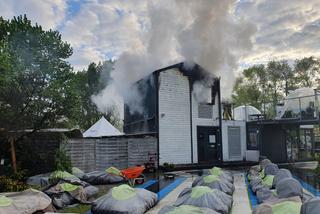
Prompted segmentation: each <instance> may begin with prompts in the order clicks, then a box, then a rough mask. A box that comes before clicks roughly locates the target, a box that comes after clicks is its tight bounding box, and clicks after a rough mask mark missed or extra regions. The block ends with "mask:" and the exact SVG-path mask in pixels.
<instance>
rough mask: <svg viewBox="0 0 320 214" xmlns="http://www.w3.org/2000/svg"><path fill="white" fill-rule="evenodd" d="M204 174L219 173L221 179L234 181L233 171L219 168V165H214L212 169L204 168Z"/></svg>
mask: <svg viewBox="0 0 320 214" xmlns="http://www.w3.org/2000/svg"><path fill="white" fill-rule="evenodd" d="M202 175H217V176H219V177H220V178H221V179H224V180H227V181H228V182H230V183H233V176H232V173H231V172H229V171H227V170H223V169H222V168H219V167H213V168H211V169H204V170H202Z"/></svg>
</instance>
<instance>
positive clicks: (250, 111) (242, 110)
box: [233, 105, 261, 121]
mask: <svg viewBox="0 0 320 214" xmlns="http://www.w3.org/2000/svg"><path fill="white" fill-rule="evenodd" d="M254 114H261V112H260V111H259V110H258V109H257V108H255V107H253V106H247V105H242V106H238V107H236V108H234V110H233V116H234V119H235V120H243V121H250V119H251V118H250V115H254Z"/></svg>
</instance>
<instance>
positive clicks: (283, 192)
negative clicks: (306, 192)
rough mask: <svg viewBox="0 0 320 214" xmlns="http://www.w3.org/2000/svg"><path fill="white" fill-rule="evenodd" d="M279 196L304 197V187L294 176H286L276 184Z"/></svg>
mask: <svg viewBox="0 0 320 214" xmlns="http://www.w3.org/2000/svg"><path fill="white" fill-rule="evenodd" d="M276 191H277V196H278V197H279V198H288V197H294V196H299V197H300V198H301V199H302V197H303V187H302V186H301V184H300V183H299V182H298V181H297V180H296V179H293V178H285V179H282V180H281V181H279V182H278V183H277V185H276Z"/></svg>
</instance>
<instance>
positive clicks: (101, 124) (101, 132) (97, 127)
mask: <svg viewBox="0 0 320 214" xmlns="http://www.w3.org/2000/svg"><path fill="white" fill-rule="evenodd" d="M116 135H122V133H121V132H120V131H119V130H118V129H116V128H115V127H114V126H113V125H111V123H109V121H108V120H106V118H104V117H101V119H100V120H98V121H97V122H96V123H95V124H93V125H92V126H91V127H90V128H89V129H88V130H87V131H85V132H84V133H83V137H103V136H116Z"/></svg>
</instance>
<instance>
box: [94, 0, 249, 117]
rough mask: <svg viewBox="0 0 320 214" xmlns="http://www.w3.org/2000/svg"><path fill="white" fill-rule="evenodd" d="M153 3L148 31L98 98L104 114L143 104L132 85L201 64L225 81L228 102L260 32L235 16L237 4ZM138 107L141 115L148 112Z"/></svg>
mask: <svg viewBox="0 0 320 214" xmlns="http://www.w3.org/2000/svg"><path fill="white" fill-rule="evenodd" d="M147 2H148V3H147V4H148V5H147V14H148V24H147V26H146V30H145V31H143V32H142V33H141V36H140V37H139V38H136V39H135V40H134V42H133V44H132V47H131V49H130V50H129V51H126V52H124V53H123V54H122V55H121V56H120V57H119V58H118V60H117V62H116V64H115V69H114V71H113V72H112V74H111V76H112V78H113V82H112V85H110V86H108V87H107V88H106V89H104V90H103V91H102V92H101V93H100V94H99V95H98V96H96V97H94V98H93V100H94V101H95V103H96V104H97V106H98V107H99V109H106V108H107V107H108V106H110V105H112V104H114V103H119V100H120V99H119V97H123V96H126V97H130V100H131V101H135V102H136V103H139V100H140V99H141V95H140V94H139V93H137V91H136V90H134V89H132V88H130V86H131V85H132V83H134V82H135V81H137V80H139V79H141V78H142V77H144V76H146V75H147V74H149V73H151V72H152V71H154V70H156V69H159V68H162V67H165V66H169V65H171V64H173V63H177V62H181V61H187V62H195V63H198V64H199V65H201V66H202V67H203V68H205V69H206V70H207V71H210V72H213V73H214V75H216V76H221V87H222V92H223V94H222V96H223V97H225V98H226V97H229V96H230V95H231V91H232V86H233V82H234V79H235V71H236V70H237V69H238V60H239V59H240V58H241V57H242V56H244V55H245V54H246V53H248V51H250V49H251V45H252V43H251V37H252V36H253V34H254V32H255V27H254V26H253V25H251V24H249V23H248V22H246V21H244V20H242V19H241V18H239V17H236V16H235V15H234V11H233V10H234V6H235V3H236V1H234V0H223V1H222V0H196V1H195V0H177V1H172V0H170V1H169V0H167V1H166V0H159V1H147ZM115 36H116V35H115ZM197 87H198V86H197ZM199 88H201V87H198V89H199ZM130 100H129V102H130ZM136 106H137V109H136V111H139V112H141V111H142V110H143V109H139V105H136Z"/></svg>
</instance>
